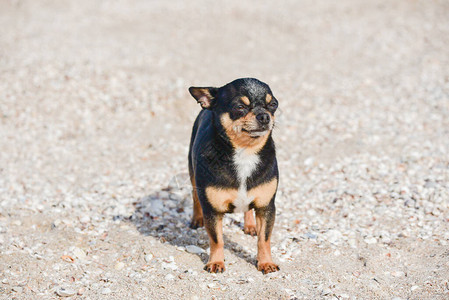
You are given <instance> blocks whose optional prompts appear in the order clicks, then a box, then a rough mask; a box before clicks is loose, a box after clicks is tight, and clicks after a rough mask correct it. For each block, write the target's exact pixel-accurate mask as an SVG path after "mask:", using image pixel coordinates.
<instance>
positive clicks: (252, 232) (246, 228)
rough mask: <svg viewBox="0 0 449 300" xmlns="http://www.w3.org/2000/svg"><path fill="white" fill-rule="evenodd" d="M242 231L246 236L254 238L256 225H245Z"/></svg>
mask: <svg viewBox="0 0 449 300" xmlns="http://www.w3.org/2000/svg"><path fill="white" fill-rule="evenodd" d="M243 231H244V232H245V233H246V234H249V235H252V236H256V235H257V231H256V225H245V226H244V227H243Z"/></svg>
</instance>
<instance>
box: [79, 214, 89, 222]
mask: <svg viewBox="0 0 449 300" xmlns="http://www.w3.org/2000/svg"><path fill="white" fill-rule="evenodd" d="M80 222H81V223H83V224H87V223H89V222H90V217H89V216H88V215H84V216H82V217H81V218H80Z"/></svg>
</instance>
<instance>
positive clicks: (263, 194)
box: [248, 178, 278, 207]
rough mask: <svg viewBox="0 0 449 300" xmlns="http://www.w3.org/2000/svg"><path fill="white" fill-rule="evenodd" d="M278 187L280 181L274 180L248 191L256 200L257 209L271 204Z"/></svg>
mask: <svg viewBox="0 0 449 300" xmlns="http://www.w3.org/2000/svg"><path fill="white" fill-rule="evenodd" d="M277 186H278V181H277V179H276V178H273V179H272V180H271V181H269V182H265V183H263V184H261V185H258V186H256V187H254V188H252V189H250V190H249V191H248V196H249V197H251V198H254V200H253V201H254V206H255V207H265V206H267V205H268V204H269V203H270V200H271V198H273V195H274V193H276V189H277Z"/></svg>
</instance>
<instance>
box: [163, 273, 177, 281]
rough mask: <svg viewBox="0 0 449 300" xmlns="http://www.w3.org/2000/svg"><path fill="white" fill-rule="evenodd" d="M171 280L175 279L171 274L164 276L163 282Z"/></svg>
mask: <svg viewBox="0 0 449 300" xmlns="http://www.w3.org/2000/svg"><path fill="white" fill-rule="evenodd" d="M173 279H175V276H174V275H172V274H167V275H165V280H173Z"/></svg>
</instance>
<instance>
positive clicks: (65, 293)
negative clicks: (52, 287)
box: [56, 287, 76, 297]
mask: <svg viewBox="0 0 449 300" xmlns="http://www.w3.org/2000/svg"><path fill="white" fill-rule="evenodd" d="M56 294H57V295H58V296H60V297H71V296H73V295H75V294H76V291H75V290H72V289H68V288H64V287H60V288H58V289H56Z"/></svg>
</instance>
